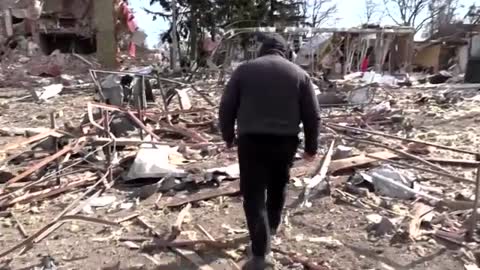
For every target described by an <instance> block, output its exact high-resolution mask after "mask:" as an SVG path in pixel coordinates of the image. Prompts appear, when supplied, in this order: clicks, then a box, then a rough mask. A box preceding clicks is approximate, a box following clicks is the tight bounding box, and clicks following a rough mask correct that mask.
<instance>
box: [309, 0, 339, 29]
mask: <svg viewBox="0 0 480 270" xmlns="http://www.w3.org/2000/svg"><path fill="white" fill-rule="evenodd" d="M337 11H338V10H337V5H336V4H335V3H333V1H332V0H307V1H304V2H303V13H304V15H305V17H307V18H308V19H307V20H306V23H305V24H306V25H308V26H311V27H318V26H320V25H321V24H324V23H325V22H327V21H328V20H329V19H331V18H332V16H333V15H334V14H335V13H337Z"/></svg>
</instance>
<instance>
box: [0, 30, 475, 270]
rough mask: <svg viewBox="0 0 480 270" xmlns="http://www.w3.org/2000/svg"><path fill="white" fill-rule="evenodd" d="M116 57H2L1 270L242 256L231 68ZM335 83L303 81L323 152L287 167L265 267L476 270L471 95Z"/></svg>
mask: <svg viewBox="0 0 480 270" xmlns="http://www.w3.org/2000/svg"><path fill="white" fill-rule="evenodd" d="M352 31H353V30H349V31H343V30H342V31H336V32H335V33H353V32H352ZM355 31H357V32H361V31H360V30H355ZM372 31H373V30H372ZM392 31H393V32H392V33H395V32H394V30H392ZM399 31H400V30H399ZM401 31H406V30H401ZM407 33H408V32H407ZM392 35H393V34H392ZM333 36H335V34H333ZM327 38H328V37H325V38H323V39H321V40H323V41H322V42H324V41H325V40H326V39H327ZM320 43H321V42H320ZM333 44H334V43H333ZM334 47H335V46H334ZM335 52H336V53H338V52H337V51H335ZM120 57H122V58H124V59H125V61H124V62H123V63H122V66H121V67H120V68H119V69H118V70H103V69H101V68H100V67H99V65H98V64H97V63H96V58H95V56H94V55H83V54H82V55H77V54H74V53H65V52H63V53H62V52H61V51H59V50H55V51H53V52H51V53H50V54H48V55H45V54H42V53H36V52H34V51H30V50H29V49H28V46H20V45H18V46H17V47H15V48H11V49H9V50H8V51H7V52H5V54H4V57H2V59H1V61H0V123H2V129H1V130H0V157H1V159H0V226H2V230H0V247H1V249H0V269H20V268H25V267H27V266H29V267H39V269H41V267H44V268H43V269H47V268H46V267H47V266H46V265H50V264H53V265H55V267H58V268H68V269H153V268H159V267H170V266H171V267H172V268H171V269H198V268H201V269H238V268H237V267H238V265H241V264H242V261H243V260H244V259H245V258H246V254H247V248H246V247H247V244H248V237H247V235H246V231H245V228H246V225H245V223H244V218H243V213H242V207H241V205H242V204H241V201H240V199H239V197H238V196H237V195H238V194H239V192H240V189H239V180H238V178H239V171H238V164H237V162H236V158H235V156H236V153H235V151H234V150H229V149H226V148H225V146H224V144H223V142H222V141H221V137H220V134H219V131H218V128H217V111H216V110H217V106H218V103H219V99H220V94H221V91H222V89H223V87H224V83H225V81H226V80H227V79H228V74H229V71H228V70H221V69H220V68H218V69H215V70H214V71H212V70H210V69H207V70H198V71H196V72H189V73H188V74H181V75H179V74H175V73H174V72H169V71H168V70H167V72H165V69H163V67H162V68H159V67H158V66H156V65H153V64H154V63H153V60H152V59H154V58H155V56H154V52H148V51H146V52H142V53H138V54H137V57H136V58H134V59H132V58H129V57H127V56H125V55H120ZM302 57H303V58H302V59H301V61H307V60H308V57H306V54H303V56H302ZM310 60H311V59H310ZM397 60H398V59H397ZM400 60H401V59H400ZM400 60H398V61H400ZM299 61H300V60H299ZM379 61H380V64H382V63H383V61H384V60H381V59H380V60H379ZM402 61H406V62H408V61H407V60H402ZM310 64H311V63H310ZM383 64H384V63H383ZM232 65H234V64H232ZM349 65H353V64H352V63H350V64H349ZM349 68H350V69H351V72H349V73H348V74H345V76H344V75H343V74H337V75H338V77H335V78H327V81H328V82H326V80H325V78H324V77H323V74H321V72H320V73H319V72H317V71H316V70H314V71H313V72H312V71H311V73H312V77H313V81H314V82H315V84H316V87H317V88H318V98H319V101H320V103H321V104H322V122H321V129H322V133H321V136H320V138H319V141H320V143H321V145H322V149H321V155H320V156H319V157H318V160H317V161H315V163H314V164H306V163H305V162H304V161H302V160H300V159H297V160H296V161H295V165H294V167H293V169H292V179H295V183H293V181H292V184H291V185H290V193H289V195H288V200H287V204H288V206H287V211H286V213H285V218H284V226H283V229H282V232H280V235H279V236H278V238H279V239H278V240H279V241H280V242H279V243H280V244H274V245H273V246H272V252H273V257H274V260H275V262H276V264H277V266H278V268H279V269H382V267H383V268H389V269H474V268H473V267H476V265H477V263H478V255H479V253H478V250H479V248H480V246H479V242H478V239H479V237H478V236H479V232H478V227H477V223H476V215H473V213H474V212H475V210H473V209H475V206H474V205H475V204H476V203H478V197H477V194H476V192H475V189H474V187H475V186H477V191H478V185H479V183H478V182H479V179H480V178H479V176H478V175H479V173H478V171H480V161H479V158H478V156H479V151H478V148H479V146H480V137H479V136H478V134H477V133H478V132H477V131H478V128H479V127H478V125H479V124H480V121H478V119H479V116H480V110H479V109H477V108H480V107H479V105H480V95H479V94H480V84H464V83H463V82H461V81H460V80H452V78H454V77H461V76H462V74H457V75H455V76H453V75H452V76H450V77H449V78H448V79H446V80H443V79H442V80H441V81H442V82H438V81H434V82H433V83H432V81H431V80H430V81H429V80H428V79H426V80H424V79H425V78H426V77H427V75H426V74H424V73H413V72H411V73H407V72H399V71H397V72H392V73H390V74H392V75H388V74H387V73H386V72H385V73H380V72H377V71H374V70H373V71H372V70H370V71H368V72H361V71H358V70H354V68H353V67H349ZM212 74H213V75H212ZM443 75H445V74H443ZM444 77H447V76H444ZM332 97H333V98H332ZM327 99H328V101H326V100H327ZM301 137H302V135H301ZM301 148H302V147H300V149H299V154H301V152H302V151H303V150H302V149H301ZM299 156H300V155H299ZM477 206H478V205H477ZM472 220H473V221H475V222H472ZM395 254H401V257H402V260H399V259H398V256H400V255H395ZM430 256H432V259H430V260H427V258H429V257H430ZM92 258H93V259H92ZM98 258H102V260H101V264H102V265H101V266H99V262H100V261H99V260H100V259H98ZM125 258H131V259H129V260H126V259H125ZM180 258H182V259H180ZM32 264H34V265H32ZM9 267H10V268H9ZM115 267H116V268H115ZM128 267H130V268H128ZM135 267H137V268H135ZM142 267H143V268H142Z"/></svg>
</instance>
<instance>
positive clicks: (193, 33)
mask: <svg viewBox="0 0 480 270" xmlns="http://www.w3.org/2000/svg"><path fill="white" fill-rule="evenodd" d="M191 16H192V23H191V26H190V61H191V62H193V61H195V60H197V53H198V46H197V45H198V10H197V8H196V6H195V5H194V6H192V11H191Z"/></svg>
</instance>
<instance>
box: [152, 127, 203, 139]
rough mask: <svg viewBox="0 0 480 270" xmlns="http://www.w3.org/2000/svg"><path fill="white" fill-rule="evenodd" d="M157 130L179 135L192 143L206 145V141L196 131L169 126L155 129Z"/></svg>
mask: <svg viewBox="0 0 480 270" xmlns="http://www.w3.org/2000/svg"><path fill="white" fill-rule="evenodd" d="M157 130H160V131H166V132H172V133H178V134H181V135H183V136H185V137H189V138H191V139H193V140H194V141H196V142H198V143H207V142H208V140H207V139H205V138H203V137H202V136H201V135H200V134H198V133H197V132H196V131H193V130H191V129H188V128H184V127H179V126H173V125H171V126H168V127H162V128H160V129H157Z"/></svg>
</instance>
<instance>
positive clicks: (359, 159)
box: [329, 151, 398, 173]
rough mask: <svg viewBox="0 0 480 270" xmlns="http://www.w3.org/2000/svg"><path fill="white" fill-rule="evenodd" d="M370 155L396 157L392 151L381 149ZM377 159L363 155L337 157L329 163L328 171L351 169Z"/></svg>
mask: <svg viewBox="0 0 480 270" xmlns="http://www.w3.org/2000/svg"><path fill="white" fill-rule="evenodd" d="M369 155H370V156H374V157H378V158H380V159H392V158H397V157H398V156H397V155H396V154H394V153H392V152H389V151H382V152H376V153H372V154H369ZM376 161H378V159H375V158H370V157H367V156H365V155H359V156H355V157H350V158H345V159H339V160H334V161H332V163H331V164H330V168H329V172H330V173H335V172H338V171H342V170H347V169H352V168H356V167H361V166H365V165H368V164H370V163H373V162H376Z"/></svg>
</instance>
